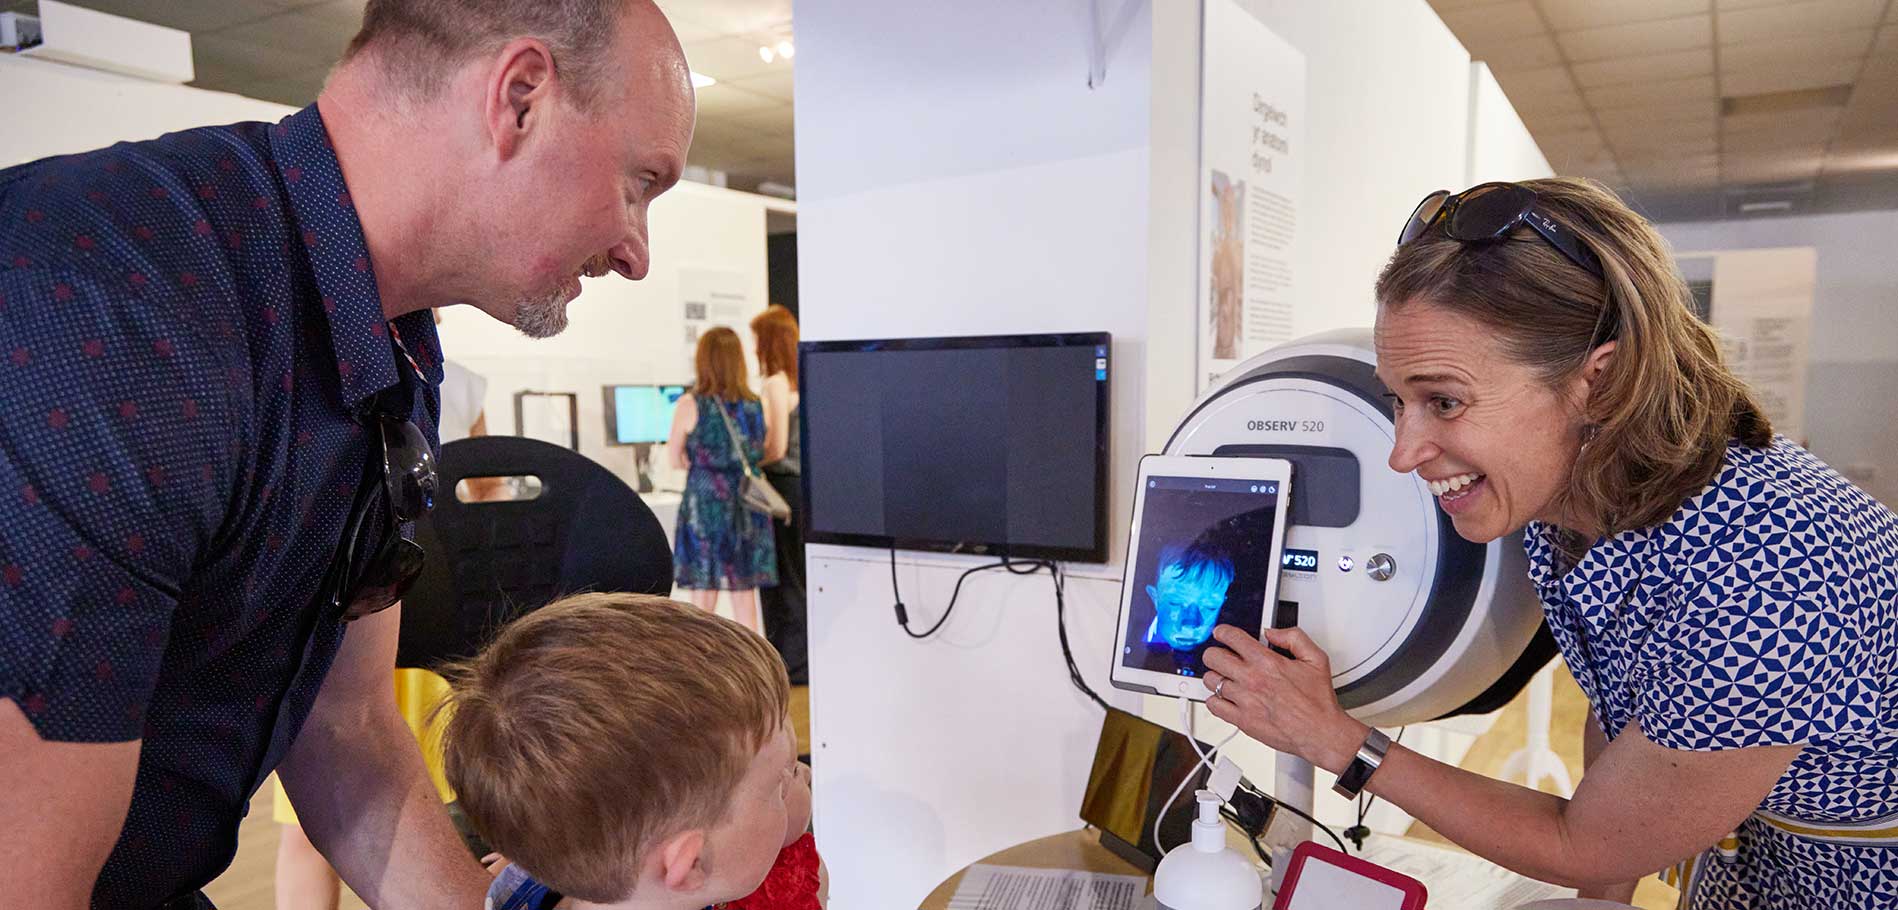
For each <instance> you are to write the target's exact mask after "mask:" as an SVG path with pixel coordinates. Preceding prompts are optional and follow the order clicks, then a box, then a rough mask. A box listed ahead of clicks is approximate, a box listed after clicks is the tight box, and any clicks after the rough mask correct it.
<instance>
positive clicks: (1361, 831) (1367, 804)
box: [1344, 725, 1410, 853]
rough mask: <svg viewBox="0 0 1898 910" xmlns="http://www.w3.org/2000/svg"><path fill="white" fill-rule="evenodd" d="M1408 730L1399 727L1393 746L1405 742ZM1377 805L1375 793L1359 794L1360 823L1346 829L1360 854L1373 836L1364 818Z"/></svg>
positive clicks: (1345, 834) (1404, 727)
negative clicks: (1405, 732)
mask: <svg viewBox="0 0 1898 910" xmlns="http://www.w3.org/2000/svg"><path fill="white" fill-rule="evenodd" d="M1408 729H1410V727H1409V726H1408V725H1406V726H1402V727H1398V728H1397V738H1396V739H1393V740H1391V744H1392V745H1397V744H1398V743H1401V742H1403V741H1404V731H1405V730H1408ZM1367 796H1368V797H1369V799H1366V797H1367ZM1375 805H1377V794H1375V793H1370V794H1364V793H1360V794H1358V823H1357V824H1355V825H1352V826H1351V827H1349V828H1346V829H1344V836H1345V837H1348V838H1350V839H1351V842H1352V843H1354V844H1357V845H1358V852H1359V853H1363V852H1364V840H1365V838H1368V837H1370V836H1371V828H1370V826H1368V825H1366V824H1365V823H1364V817H1365V816H1366V815H1368V814H1370V812H1371V807H1372V806H1375Z"/></svg>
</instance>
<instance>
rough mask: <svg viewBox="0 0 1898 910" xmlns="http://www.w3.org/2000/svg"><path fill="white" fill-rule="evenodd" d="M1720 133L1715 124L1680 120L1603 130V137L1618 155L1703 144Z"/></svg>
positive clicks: (1609, 127) (1712, 122) (1603, 128)
mask: <svg viewBox="0 0 1898 910" xmlns="http://www.w3.org/2000/svg"><path fill="white" fill-rule="evenodd" d="M1719 133H1720V126H1719V124H1717V123H1715V122H1714V121H1712V120H1678V121H1675V122H1672V123H1667V124H1649V123H1639V124H1628V125H1625V126H1612V127H1611V126H1603V127H1602V131H1601V134H1602V136H1603V137H1605V138H1606V139H1607V140H1608V143H1609V144H1610V145H1612V146H1614V147H1615V150H1616V151H1618V152H1619V151H1626V150H1628V149H1633V148H1663V149H1664V148H1666V147H1667V146H1668V144H1669V143H1673V142H1702V141H1705V140H1709V139H1713V138H1714V137H1716V136H1718V135H1719Z"/></svg>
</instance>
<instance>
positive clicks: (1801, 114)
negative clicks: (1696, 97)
mask: <svg viewBox="0 0 1898 910" xmlns="http://www.w3.org/2000/svg"><path fill="white" fill-rule="evenodd" d="M1844 113H1845V109H1844V108H1839V107H1819V108H1805V109H1802V110H1795V111H1763V112H1760V113H1756V114H1728V115H1726V116H1725V117H1722V118H1721V119H1720V130H1721V132H1722V133H1723V134H1725V135H1729V136H1732V135H1737V134H1743V133H1761V132H1784V133H1787V134H1791V135H1799V136H1830V135H1832V133H1833V131H1835V130H1837V129H1838V128H1839V118H1840V117H1841V116H1842V115H1844Z"/></svg>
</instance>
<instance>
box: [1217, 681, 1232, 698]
mask: <svg viewBox="0 0 1898 910" xmlns="http://www.w3.org/2000/svg"><path fill="white" fill-rule="evenodd" d="M1231 681H1232V680H1230V679H1227V678H1224V677H1222V678H1221V679H1220V680H1219V685H1217V686H1214V687H1213V697H1214V698H1218V697H1220V696H1219V690H1221V689H1224V688H1226V683H1229V682H1231Z"/></svg>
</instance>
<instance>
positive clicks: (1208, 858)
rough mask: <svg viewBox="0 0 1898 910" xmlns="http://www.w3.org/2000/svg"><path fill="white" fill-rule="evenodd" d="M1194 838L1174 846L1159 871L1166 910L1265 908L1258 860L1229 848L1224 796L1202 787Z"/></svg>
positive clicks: (1156, 877) (1158, 890)
mask: <svg viewBox="0 0 1898 910" xmlns="http://www.w3.org/2000/svg"><path fill="white" fill-rule="evenodd" d="M1196 797H1197V799H1198V800H1199V818H1197V819H1195V820H1194V821H1193V840H1192V842H1191V843H1186V844H1181V845H1180V846H1178V847H1175V848H1173V850H1172V852H1169V853H1168V854H1167V855H1166V858H1165V859H1162V860H1161V861H1160V867H1159V868H1158V869H1156V870H1154V873H1153V897H1154V900H1156V901H1158V902H1159V905H1160V910H1259V908H1260V907H1262V906H1263V905H1264V903H1265V885H1264V883H1262V882H1261V881H1260V880H1259V870H1258V869H1257V868H1256V867H1255V866H1253V865H1252V861H1251V860H1248V859H1246V858H1245V857H1243V856H1241V855H1239V853H1237V852H1236V851H1233V850H1230V849H1227V847H1226V823H1225V821H1223V820H1222V819H1220V817H1219V794H1217V793H1214V792H1213V791H1211V790H1201V791H1199V792H1198V793H1197V794H1196Z"/></svg>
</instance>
